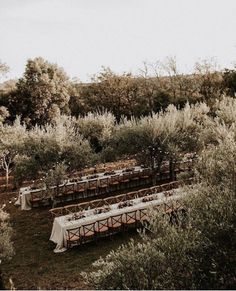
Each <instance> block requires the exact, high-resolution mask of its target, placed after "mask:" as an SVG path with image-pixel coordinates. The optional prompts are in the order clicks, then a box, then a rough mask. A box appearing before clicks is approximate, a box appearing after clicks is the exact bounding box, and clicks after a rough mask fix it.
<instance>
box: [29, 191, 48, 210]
mask: <svg viewBox="0 0 236 291" xmlns="http://www.w3.org/2000/svg"><path fill="white" fill-rule="evenodd" d="M45 197H46V190H37V191H34V192H31V193H30V203H31V206H32V207H39V206H43V205H44V203H45Z"/></svg>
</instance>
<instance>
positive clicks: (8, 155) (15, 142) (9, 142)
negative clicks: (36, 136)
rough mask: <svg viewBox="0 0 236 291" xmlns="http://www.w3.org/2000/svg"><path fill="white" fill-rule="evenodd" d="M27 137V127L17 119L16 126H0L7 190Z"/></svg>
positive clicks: (0, 142)
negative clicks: (16, 159)
mask: <svg viewBox="0 0 236 291" xmlns="http://www.w3.org/2000/svg"><path fill="white" fill-rule="evenodd" d="M26 136H27V132H26V127H25V125H22V124H21V121H20V118H17V119H16V120H15V122H14V124H13V125H12V126H11V125H7V124H1V125H0V161H1V164H0V165H1V168H2V169H3V170H4V171H5V177H6V188H8V184H9V175H10V173H11V171H12V169H13V166H14V160H15V158H16V157H17V155H18V154H19V151H20V148H21V146H22V145H23V143H24V140H25V138H26Z"/></svg>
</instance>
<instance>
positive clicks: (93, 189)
mask: <svg viewBox="0 0 236 291" xmlns="http://www.w3.org/2000/svg"><path fill="white" fill-rule="evenodd" d="M97 192H98V180H93V181H89V182H88V189H87V196H88V197H92V196H95V195H96V194H97Z"/></svg>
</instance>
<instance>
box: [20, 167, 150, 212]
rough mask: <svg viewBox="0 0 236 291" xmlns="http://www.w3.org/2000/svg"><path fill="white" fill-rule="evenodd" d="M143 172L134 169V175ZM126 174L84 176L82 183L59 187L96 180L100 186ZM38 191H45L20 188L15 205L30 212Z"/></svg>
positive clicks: (117, 172) (137, 168)
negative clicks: (32, 194) (100, 182)
mask: <svg viewBox="0 0 236 291" xmlns="http://www.w3.org/2000/svg"><path fill="white" fill-rule="evenodd" d="M143 170H145V168H141V167H140V166H136V167H134V171H133V173H137V172H142V171H143ZM126 173H127V172H123V170H116V171H114V174H111V175H104V173H98V174H96V175H97V176H98V177H97V178H92V179H90V176H93V175H89V176H83V177H82V180H81V181H78V182H66V183H65V184H63V185H59V187H61V186H64V185H73V184H80V183H84V182H86V183H89V182H91V181H96V180H97V181H98V184H99V181H100V180H102V179H107V178H108V179H110V178H111V177H112V176H115V175H120V176H122V175H123V174H126ZM52 188H53V187H52ZM44 189H45V188H44ZM38 190H43V189H34V190H32V189H31V188H30V186H29V187H22V188H20V191H19V195H18V199H17V200H16V202H15V205H17V206H19V205H20V207H21V210H30V209H31V208H32V207H31V202H30V199H31V193H33V192H37V191H38Z"/></svg>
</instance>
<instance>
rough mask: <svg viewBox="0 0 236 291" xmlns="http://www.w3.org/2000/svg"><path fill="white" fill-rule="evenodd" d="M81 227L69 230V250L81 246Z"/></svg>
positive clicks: (67, 240) (67, 241)
mask: <svg viewBox="0 0 236 291" xmlns="http://www.w3.org/2000/svg"><path fill="white" fill-rule="evenodd" d="M81 230H82V228H81V227H76V228H72V229H67V230H66V231H67V239H66V243H67V248H70V247H72V246H74V245H79V244H80V243H81Z"/></svg>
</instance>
